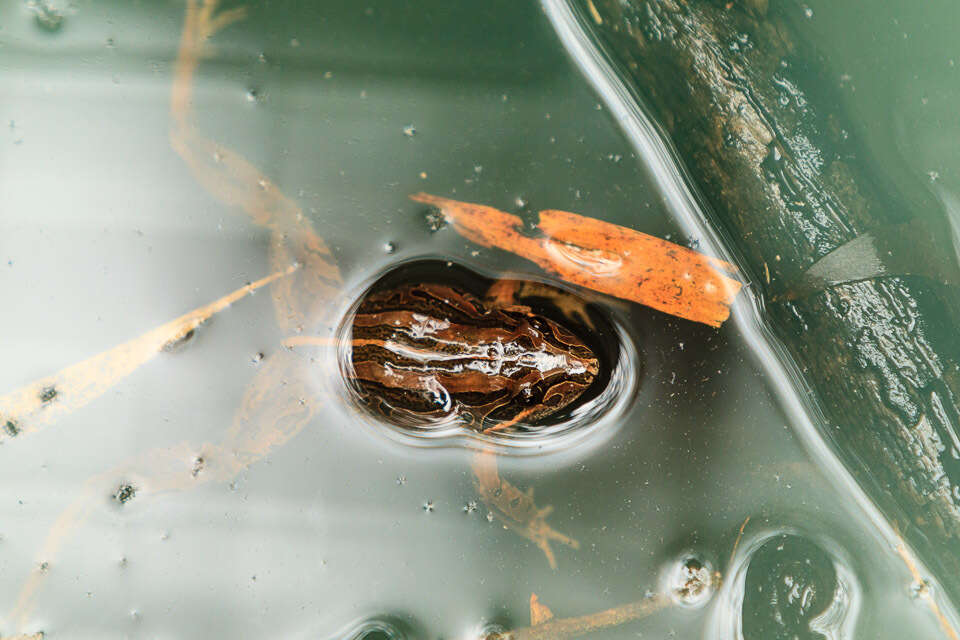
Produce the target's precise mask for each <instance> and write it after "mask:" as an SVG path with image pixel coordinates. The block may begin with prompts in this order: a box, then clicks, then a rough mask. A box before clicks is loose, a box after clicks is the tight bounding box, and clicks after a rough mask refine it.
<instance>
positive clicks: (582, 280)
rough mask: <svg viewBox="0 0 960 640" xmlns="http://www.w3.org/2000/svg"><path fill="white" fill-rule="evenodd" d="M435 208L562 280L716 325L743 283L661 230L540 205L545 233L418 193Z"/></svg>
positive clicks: (489, 211)
mask: <svg viewBox="0 0 960 640" xmlns="http://www.w3.org/2000/svg"><path fill="white" fill-rule="evenodd" d="M410 198H411V199H412V200H415V201H417V202H423V203H425V204H429V205H433V206H435V207H437V208H438V209H440V211H441V212H442V213H443V215H444V216H445V217H446V219H447V221H448V222H449V223H450V224H452V225H453V228H454V229H456V230H457V232H458V233H460V234H461V235H462V236H463V237H465V238H467V239H468V240H470V241H472V242H475V243H476V244H479V245H482V246H485V247H495V248H498V249H503V250H505V251H510V252H511V253H515V254H517V255H519V256H522V257H524V258H526V259H528V260H531V261H532V262H535V263H536V264H537V265H539V266H540V267H541V268H542V269H544V270H545V271H547V272H549V273H552V274H554V275H556V276H559V277H560V278H563V279H564V280H566V281H567V282H570V283H572V284H576V285H579V286H581V287H585V288H588V289H593V290H594V291H599V292H601V293H605V294H608V295H612V296H615V297H617V298H623V299H625V300H630V301H632V302H637V303H639V304H643V305H646V306H648V307H653V308H654V309H657V310H659V311H663V312H664V313H669V314H670V315H673V316H677V317H679V318H685V319H687V320H693V321H694V322H702V323H703V324H708V325H710V326H712V327H719V326H720V325H721V324H722V323H723V321H724V320H726V319H727V318H728V317H729V316H730V305H731V304H732V303H733V300H734V298H735V297H736V295H737V293H739V291H740V289H741V288H742V287H743V285H742V283H740V282H739V281H738V280H736V279H734V278H733V277H732V275H733V274H735V273H736V271H737V269H736V267H735V266H734V265H732V264H730V263H728V262H724V261H723V260H718V259H716V258H711V257H709V256H705V255H703V254H701V253H698V252H696V251H693V250H692V249H688V248H686V247H682V246H680V245H678V244H674V243H672V242H668V241H667V240H662V239H660V238H657V237H654V236H651V235H648V234H645V233H641V232H639V231H634V230H633V229H628V228H626V227H621V226H619V225H615V224H612V223H609V222H604V221H602V220H597V219H595V218H588V217H586V216H581V215H578V214H576V213H570V212H567V211H554V210H546V211H541V212H540V223H539V225H538V227H539V229H540V231H541V232H542V233H543V235H542V236H540V237H531V236H527V235H524V234H522V233H521V230H522V229H523V221H522V220H521V219H520V218H518V217H517V216H515V215H512V214H509V213H506V212H503V211H499V210H497V209H494V208H493V207H488V206H485V205H480V204H472V203H469V202H459V201H457V200H451V199H449V198H443V197H440V196H434V195H430V194H428V193H416V194H414V195H412V196H410Z"/></svg>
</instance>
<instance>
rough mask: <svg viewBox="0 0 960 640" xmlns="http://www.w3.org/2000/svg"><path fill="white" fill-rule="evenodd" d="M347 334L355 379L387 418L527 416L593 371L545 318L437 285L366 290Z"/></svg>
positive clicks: (580, 345)
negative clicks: (366, 293) (486, 302)
mask: <svg viewBox="0 0 960 640" xmlns="http://www.w3.org/2000/svg"><path fill="white" fill-rule="evenodd" d="M352 339H353V349H352V354H351V355H352V363H351V364H352V376H353V379H354V382H355V385H356V387H357V388H358V390H359V391H360V393H361V395H362V397H363V398H364V400H365V401H366V402H367V403H368V404H369V406H370V407H371V408H372V409H373V410H375V411H376V412H378V413H381V414H383V415H384V416H386V417H387V418H388V419H397V418H398V417H399V418H401V419H403V420H404V421H406V420H408V419H410V418H414V419H420V420H422V421H424V422H430V421H434V420H446V419H449V418H451V417H453V418H459V419H461V420H462V421H463V422H464V423H465V424H467V425H470V426H472V427H473V428H476V429H478V430H480V429H486V428H490V427H492V426H495V425H496V424H500V423H504V422H513V421H519V422H522V423H523V424H532V423H535V422H536V421H538V420H542V419H544V418H547V417H549V416H550V415H552V414H554V413H557V412H558V411H560V410H561V409H563V408H565V407H567V406H569V405H570V404H571V403H573V402H575V401H576V400H577V399H578V398H579V397H580V396H581V395H582V394H583V392H584V391H586V390H587V388H589V387H590V385H591V384H592V383H593V381H594V379H595V378H596V376H597V373H598V370H599V362H598V360H597V358H596V356H595V355H594V353H593V351H592V350H591V349H590V348H589V347H588V346H587V345H586V344H585V343H584V342H583V341H582V340H580V339H579V338H578V337H577V336H575V335H574V334H573V333H572V332H570V331H569V330H567V329H566V328H564V327H563V326H561V325H560V324H559V323H557V322H555V321H554V320H552V319H549V318H546V317H544V316H540V315H537V314H534V313H532V312H530V311H529V310H527V309H525V308H523V307H510V308H508V309H503V308H497V307H491V306H488V305H487V304H485V303H484V302H482V301H481V300H480V299H479V298H477V297H476V296H474V295H472V294H470V293H468V292H466V291H462V290H459V289H456V288H454V287H450V286H446V285H435V284H417V285H404V286H401V287H396V288H393V289H389V290H384V291H379V292H376V293H373V294H371V295H369V296H367V297H366V298H365V299H364V300H363V301H362V302H361V304H360V306H359V308H358V309H357V312H356V315H355V317H354V319H353V326H352Z"/></svg>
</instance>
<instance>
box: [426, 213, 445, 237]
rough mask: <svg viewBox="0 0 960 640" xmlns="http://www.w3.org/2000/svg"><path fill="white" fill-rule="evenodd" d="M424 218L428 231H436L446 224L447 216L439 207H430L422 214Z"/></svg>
mask: <svg viewBox="0 0 960 640" xmlns="http://www.w3.org/2000/svg"><path fill="white" fill-rule="evenodd" d="M424 219H425V220H426V221H427V228H428V229H429V230H430V233H436V232H437V231H440V230H441V229H443V228H444V227H446V226H447V218H446V216H444V215H443V212H442V211H440V210H439V209H430V210H429V211H427V213H426V215H424Z"/></svg>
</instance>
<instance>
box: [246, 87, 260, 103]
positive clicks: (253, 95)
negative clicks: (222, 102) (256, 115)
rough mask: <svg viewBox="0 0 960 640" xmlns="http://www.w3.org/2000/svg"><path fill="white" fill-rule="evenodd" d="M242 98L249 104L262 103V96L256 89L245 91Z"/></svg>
mask: <svg viewBox="0 0 960 640" xmlns="http://www.w3.org/2000/svg"><path fill="white" fill-rule="evenodd" d="M244 97H246V99H247V102H249V103H251V104H254V103H258V102H263V94H262V93H260V92H259V91H258V90H256V89H247V92H246V93H245V94H244Z"/></svg>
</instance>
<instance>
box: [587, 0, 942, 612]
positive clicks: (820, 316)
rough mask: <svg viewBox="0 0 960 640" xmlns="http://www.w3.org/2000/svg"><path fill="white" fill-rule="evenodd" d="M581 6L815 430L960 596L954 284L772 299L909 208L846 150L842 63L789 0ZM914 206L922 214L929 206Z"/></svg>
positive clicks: (896, 281)
mask: <svg viewBox="0 0 960 640" xmlns="http://www.w3.org/2000/svg"><path fill="white" fill-rule="evenodd" d="M787 6H788V7H790V8H791V9H792V10H793V11H794V12H797V13H798V14H799V8H798V7H797V6H795V5H793V4H788V5H787ZM593 8H594V9H595V11H592V10H590V7H589V6H587V3H586V2H585V3H584V9H585V10H584V12H583V16H584V18H585V20H587V21H589V22H590V24H592V25H593V26H594V28H595V31H596V33H597V34H598V36H599V38H600V41H601V42H602V44H603V46H604V47H605V48H606V49H607V50H608V53H609V54H610V55H611V58H612V59H613V60H614V63H615V64H617V65H619V66H621V67H622V70H623V71H624V72H625V74H626V75H627V76H628V77H630V78H632V80H633V82H634V83H635V88H636V89H637V91H638V92H639V94H640V95H641V96H642V97H643V99H644V100H645V102H646V103H647V106H648V108H650V109H651V110H652V112H653V114H654V116H655V118H656V119H657V120H658V121H659V122H660V123H661V125H662V126H663V127H664V128H665V129H666V132H667V134H668V136H669V137H670V139H671V140H672V142H673V144H674V145H675V147H676V149H677V151H678V154H679V156H680V159H681V161H682V162H683V163H684V164H685V166H686V168H687V170H688V171H689V173H690V175H691V177H692V180H693V182H694V183H695V185H696V187H697V188H698V189H699V192H700V193H701V195H702V196H703V197H704V199H705V200H706V202H707V203H708V204H709V207H710V209H712V215H713V216H715V218H716V222H717V223H718V225H719V226H720V228H721V229H722V230H723V231H725V233H726V234H727V235H728V237H729V239H730V242H731V243H732V245H733V248H734V249H735V250H736V251H737V252H738V253H740V255H741V256H742V258H743V263H744V265H745V266H746V267H747V270H748V277H749V278H750V280H751V281H752V283H753V285H754V288H755V289H754V290H755V292H758V293H760V294H761V295H762V296H764V298H765V299H766V320H767V321H768V323H769V325H770V326H771V328H772V329H773V331H774V333H775V334H776V336H777V338H778V339H779V340H780V341H781V342H782V344H783V345H784V346H785V348H786V351H787V352H788V353H789V355H790V356H791V357H792V358H793V360H794V361H795V362H796V364H797V365H798V367H799V369H800V370H801V371H802V374H803V375H804V377H805V381H806V383H807V385H809V387H810V389H811V391H812V393H813V394H814V397H815V398H816V400H817V403H818V404H819V406H820V407H821V408H822V411H823V414H824V415H823V418H824V419H823V423H822V432H823V435H824V436H825V437H826V438H827V439H828V440H829V441H830V442H831V443H832V445H833V446H834V449H835V450H836V451H837V452H838V453H839V454H840V457H841V459H842V460H843V461H844V463H845V464H846V465H847V467H848V468H849V469H850V470H851V472H852V473H853V475H854V476H855V477H856V479H857V480H858V482H859V483H860V484H861V486H862V487H863V488H864V489H865V490H866V492H867V493H868V495H870V497H871V498H872V499H873V500H874V501H875V502H876V504H877V505H878V506H879V507H880V509H881V510H882V511H883V513H884V514H885V515H886V517H887V518H888V519H889V520H890V521H891V522H892V523H893V524H894V526H895V527H896V528H897V529H898V530H899V532H900V533H901V535H903V536H904V537H905V538H906V539H907V540H908V541H909V542H910V543H911V544H912V546H914V548H915V549H917V551H918V552H919V553H920V555H921V557H922V558H923V560H924V561H925V563H926V564H927V565H928V566H929V567H930V568H931V570H932V571H934V573H935V574H936V575H937V578H938V579H939V580H940V581H941V582H942V584H943V585H944V586H945V588H946V589H947V591H948V594H949V595H950V596H951V597H952V599H954V601H957V600H958V599H960V553H957V551H958V550H960V500H958V498H957V496H960V459H958V458H960V440H958V438H957V431H958V429H960V409H958V404H957V403H958V399H960V339H958V337H957V333H958V332H957V328H956V322H957V321H956V319H955V318H953V317H951V315H952V313H951V308H955V307H954V304H955V301H951V298H950V296H952V295H956V291H955V290H952V291H951V290H949V289H947V288H945V287H944V286H943V285H942V284H938V283H936V282H934V281H933V280H931V279H927V278H923V277H913V276H904V277H882V278H880V277H878V278H872V279H867V280H864V281H861V282H855V283H847V284H840V285H837V286H832V287H830V288H828V289H819V290H816V288H814V290H806V291H804V293H803V295H800V296H797V297H796V298H795V299H789V298H790V296H789V295H784V293H789V291H790V289H791V287H800V288H803V286H804V283H805V280H804V278H805V273H806V271H807V269H809V268H810V267H811V265H813V264H814V263H815V262H816V261H817V260H818V259H820V258H822V257H823V256H825V255H827V254H828V253H830V252H831V251H833V250H834V249H836V248H838V247H840V246H842V245H844V244H845V243H847V242H849V241H850V240H853V239H854V238H858V237H862V236H863V235H864V234H869V233H871V232H874V231H876V230H880V229H889V228H890V225H896V224H903V223H906V222H909V218H910V213H909V212H910V211H911V209H910V207H908V206H907V203H905V202H904V201H903V198H901V197H900V196H898V194H896V193H891V192H889V190H888V189H887V188H886V186H885V185H883V184H880V183H879V181H878V180H877V179H876V178H875V177H873V176H874V174H873V172H872V171H871V168H870V167H869V166H868V165H867V163H866V162H865V161H864V159H863V158H864V156H865V154H860V155H858V151H859V150H860V148H859V147H858V145H857V141H856V139H855V138H856V136H855V135H853V131H852V127H851V126H850V124H849V123H847V122H846V121H845V119H844V118H845V116H844V114H843V113H842V110H841V108H840V106H839V105H840V102H839V101H838V100H837V95H836V94H835V93H832V92H833V91H836V87H837V84H838V83H837V79H836V78H837V77H838V74H837V75H834V76H827V75H825V74H826V71H825V70H824V69H823V66H822V64H821V63H819V62H818V61H817V60H816V57H815V56H814V55H813V53H812V52H811V51H810V50H809V49H807V48H806V45H804V43H802V42H800V41H798V38H797V36H796V32H795V30H794V29H793V28H792V27H791V23H790V21H789V19H788V17H787V16H786V15H785V13H786V12H785V10H784V3H779V4H778V3H776V2H774V3H772V4H771V5H770V6H769V7H768V5H767V0H745V1H741V2H729V3H728V2H713V1H710V0H687V1H684V0H593ZM831 87H833V89H831ZM911 204H912V205H913V210H914V211H916V210H917V203H916V202H912V203H911ZM922 206H923V205H922ZM926 206H928V207H929V209H927V210H926V211H924V212H923V213H925V214H927V215H929V213H930V212H931V211H933V210H935V209H936V207H937V205H936V204H935V203H933V202H930V203H927V205H926ZM932 271H936V269H932Z"/></svg>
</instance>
